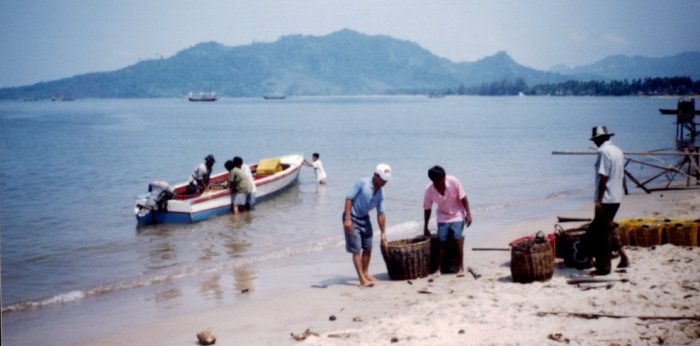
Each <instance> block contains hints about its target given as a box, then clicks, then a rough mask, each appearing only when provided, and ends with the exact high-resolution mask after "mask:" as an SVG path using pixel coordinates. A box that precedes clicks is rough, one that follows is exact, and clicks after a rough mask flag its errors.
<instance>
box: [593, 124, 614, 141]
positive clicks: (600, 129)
mask: <svg viewBox="0 0 700 346" xmlns="http://www.w3.org/2000/svg"><path fill="white" fill-rule="evenodd" d="M614 135H615V134H614V133H610V132H608V128H607V127H605V126H596V127H594V128H593V131H592V134H591V140H594V139H596V138H600V137H603V136H607V137H608V138H610V137H612V136H614Z"/></svg>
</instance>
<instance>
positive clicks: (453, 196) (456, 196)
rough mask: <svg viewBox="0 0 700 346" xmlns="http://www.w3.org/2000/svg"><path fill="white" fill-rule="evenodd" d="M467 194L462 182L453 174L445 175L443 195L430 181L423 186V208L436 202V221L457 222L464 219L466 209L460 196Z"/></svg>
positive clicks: (429, 207) (428, 207)
mask: <svg viewBox="0 0 700 346" xmlns="http://www.w3.org/2000/svg"><path fill="white" fill-rule="evenodd" d="M465 196H467V193H466V192H464V188H462V184H461V183H460V182H459V180H457V178H455V177H453V176H450V175H448V176H446V177H445V195H444V196H443V195H441V194H440V193H439V192H438V191H437V190H436V189H435V186H434V185H433V184H432V183H430V185H428V186H427V187H426V188H425V196H424V197H423V209H432V207H433V203H435V204H437V222H438V223H447V222H457V221H462V220H464V217H465V216H467V211H466V210H464V206H463V205H462V198H464V197H465Z"/></svg>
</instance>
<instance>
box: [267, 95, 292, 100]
mask: <svg viewBox="0 0 700 346" xmlns="http://www.w3.org/2000/svg"><path fill="white" fill-rule="evenodd" d="M263 98H265V99H266V100H284V99H286V98H287V96H284V95H282V94H271V95H265V96H263Z"/></svg>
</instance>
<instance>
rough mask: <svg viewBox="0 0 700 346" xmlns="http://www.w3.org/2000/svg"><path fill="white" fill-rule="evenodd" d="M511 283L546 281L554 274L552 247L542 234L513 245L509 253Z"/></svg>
mask: <svg viewBox="0 0 700 346" xmlns="http://www.w3.org/2000/svg"><path fill="white" fill-rule="evenodd" d="M510 273H511V276H512V277H513V282H519V283H530V282H533V281H547V280H549V279H551V278H552V275H553V274H554V263H553V258H552V247H551V246H550V245H549V241H548V240H547V238H546V237H545V236H544V234H543V233H541V232H540V233H538V234H537V235H536V236H535V237H534V238H530V239H524V240H522V241H520V242H517V243H515V244H513V246H512V248H511V252H510Z"/></svg>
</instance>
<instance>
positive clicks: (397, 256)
mask: <svg viewBox="0 0 700 346" xmlns="http://www.w3.org/2000/svg"><path fill="white" fill-rule="evenodd" d="M381 250H382V257H384V262H385V263H386V270H387V271H388V272H389V278H390V279H391V280H411V279H417V278H422V277H426V276H428V274H429V272H428V270H429V268H430V238H423V237H422V236H421V237H416V238H413V239H403V240H394V241H390V242H388V243H387V244H386V246H381Z"/></svg>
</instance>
